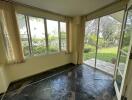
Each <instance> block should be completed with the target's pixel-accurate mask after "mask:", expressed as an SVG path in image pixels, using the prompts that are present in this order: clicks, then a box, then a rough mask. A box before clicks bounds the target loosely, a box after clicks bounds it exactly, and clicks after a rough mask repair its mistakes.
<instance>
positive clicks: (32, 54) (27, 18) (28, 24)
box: [16, 13, 69, 58]
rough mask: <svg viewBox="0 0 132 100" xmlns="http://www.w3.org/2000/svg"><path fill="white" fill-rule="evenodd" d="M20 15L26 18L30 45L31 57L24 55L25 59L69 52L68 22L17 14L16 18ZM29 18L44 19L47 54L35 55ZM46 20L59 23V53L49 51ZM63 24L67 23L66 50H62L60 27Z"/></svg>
mask: <svg viewBox="0 0 132 100" xmlns="http://www.w3.org/2000/svg"><path fill="white" fill-rule="evenodd" d="M19 14H20V15H23V16H24V20H25V24H26V26H25V27H26V31H27V37H28V43H29V55H24V58H29V57H32V56H42V55H48V54H57V53H61V52H63V53H66V52H67V51H68V40H69V39H68V22H67V21H61V20H54V19H48V18H44V17H39V16H32V15H25V14H21V13H16V16H17V15H19ZM29 17H36V18H41V19H43V23H44V29H45V43H46V53H41V54H37V55H34V53H33V45H32V36H31V28H30V22H29ZM46 20H51V21H57V23H58V26H57V27H58V41H59V47H58V48H59V49H58V51H57V52H50V51H49V39H48V31H47V21H46ZM17 22H18V19H17ZM61 22H64V23H66V50H62V47H61V25H60V23H61ZM19 30H20V29H19ZM21 42H22V41H21ZM22 48H23V47H22ZM23 54H24V53H23Z"/></svg>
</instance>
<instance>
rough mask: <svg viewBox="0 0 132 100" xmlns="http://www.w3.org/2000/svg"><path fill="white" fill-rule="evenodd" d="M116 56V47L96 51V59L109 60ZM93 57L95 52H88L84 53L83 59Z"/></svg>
mask: <svg viewBox="0 0 132 100" xmlns="http://www.w3.org/2000/svg"><path fill="white" fill-rule="evenodd" d="M116 56H117V48H116V47H114V48H102V49H99V50H98V53H97V59H99V60H103V61H107V62H111V59H112V58H116ZM94 57H95V52H88V53H84V61H85V60H88V59H91V58H94Z"/></svg>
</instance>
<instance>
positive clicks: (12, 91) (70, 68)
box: [1, 68, 73, 100]
mask: <svg viewBox="0 0 132 100" xmlns="http://www.w3.org/2000/svg"><path fill="white" fill-rule="evenodd" d="M71 69H73V68H69V69H66V70H64V71H61V72H59V73H56V74H53V75H51V76H49V77H46V78H44V79H41V80H39V81H36V82H33V83H31V84H28V85H25V86H22V87H20V88H19V89H21V88H23V87H28V86H31V85H34V84H36V83H39V82H41V81H43V80H46V79H49V78H51V77H53V76H56V75H59V74H61V73H64V72H66V71H68V70H71ZM19 89H16V90H13V91H10V92H7V91H6V92H5V93H4V94H3V95H4V96H5V94H6V93H7V94H8V93H11V92H14V91H17V90H19ZM2 97H3V96H2ZM1 100H3V98H2V99H1Z"/></svg>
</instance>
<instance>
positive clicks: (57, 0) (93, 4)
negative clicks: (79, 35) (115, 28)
mask: <svg viewBox="0 0 132 100" xmlns="http://www.w3.org/2000/svg"><path fill="white" fill-rule="evenodd" d="M13 1H16V2H19V3H23V4H27V5H31V6H34V7H38V8H41V9H44V10H48V11H52V12H55V13H59V14H62V15H67V16H80V15H84V14H88V13H90V12H93V11H95V10H97V9H99V8H101V7H104V6H106V5H108V4H111V3H113V2H115V1H117V0H13Z"/></svg>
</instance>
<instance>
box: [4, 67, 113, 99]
mask: <svg viewBox="0 0 132 100" xmlns="http://www.w3.org/2000/svg"><path fill="white" fill-rule="evenodd" d="M65 68H66V69H65V70H64V69H63V70H56V71H55V72H53V74H47V75H45V73H44V75H43V74H41V75H40V76H39V75H37V76H35V78H33V77H32V78H29V79H28V80H26V79H25V80H23V81H21V82H15V83H13V84H12V85H10V87H9V90H8V91H7V93H6V94H5V95H4V96H3V99H2V100H113V98H114V96H115V91H114V88H113V81H112V77H111V76H110V75H107V74H106V73H103V72H101V71H99V70H97V69H94V68H92V67H89V66H87V65H78V66H74V65H67V67H65ZM51 72H52V71H51ZM43 76H44V77H43ZM45 76H46V77H45ZM13 89H14V90H13Z"/></svg>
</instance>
